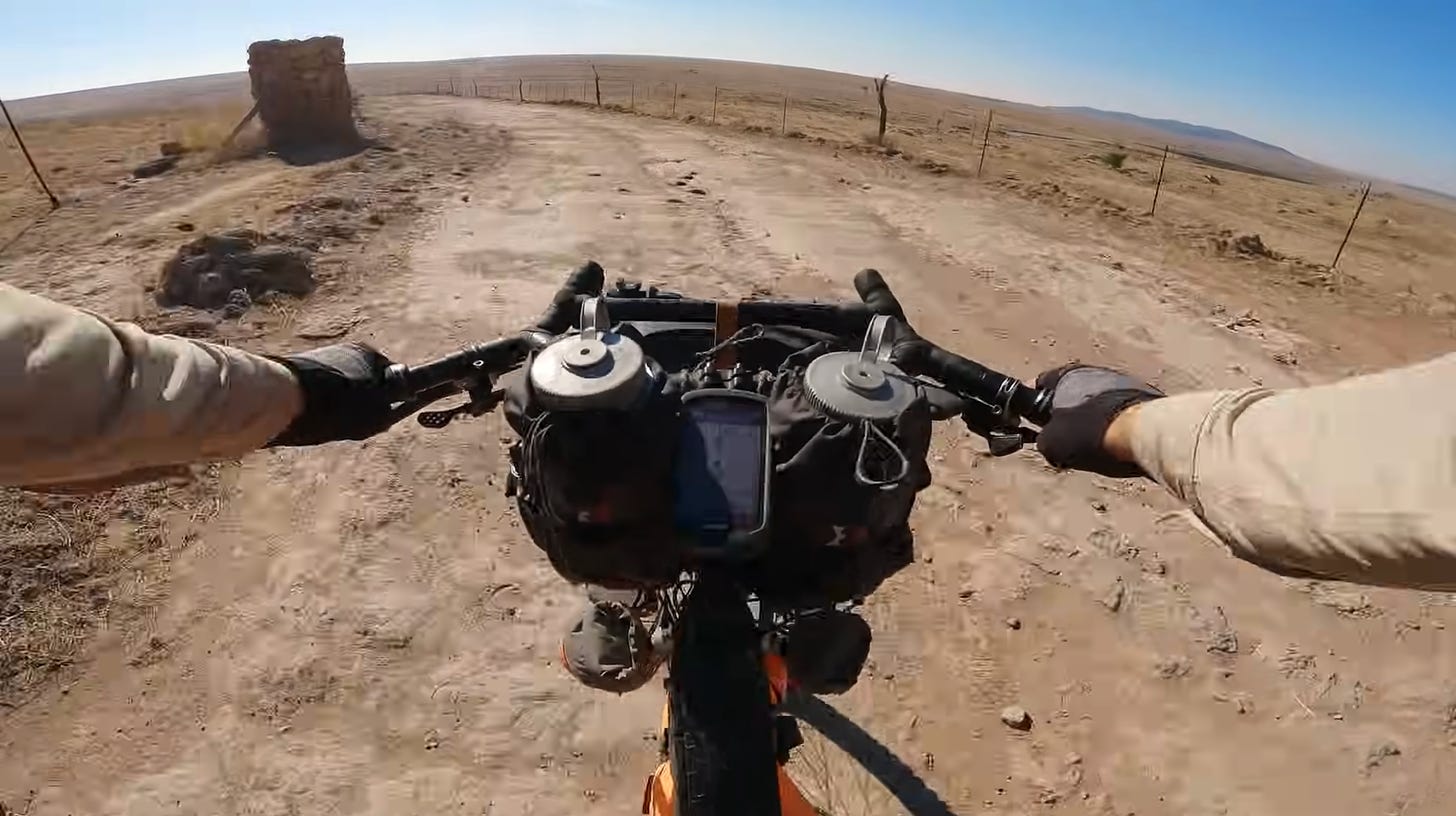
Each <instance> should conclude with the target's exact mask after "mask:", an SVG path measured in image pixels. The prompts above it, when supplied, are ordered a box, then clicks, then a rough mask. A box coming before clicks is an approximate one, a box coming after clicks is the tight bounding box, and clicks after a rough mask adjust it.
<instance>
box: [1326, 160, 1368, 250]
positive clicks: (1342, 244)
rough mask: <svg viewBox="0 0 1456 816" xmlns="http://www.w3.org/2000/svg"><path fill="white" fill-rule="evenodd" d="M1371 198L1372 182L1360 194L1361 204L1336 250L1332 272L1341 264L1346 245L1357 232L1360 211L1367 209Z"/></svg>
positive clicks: (1356, 206) (1356, 207) (1351, 218)
mask: <svg viewBox="0 0 1456 816" xmlns="http://www.w3.org/2000/svg"><path fill="white" fill-rule="evenodd" d="M1369 196H1370V182H1368V181H1367V182H1365V191H1364V192H1362V193H1360V203H1359V204H1356V205H1355V214H1354V215H1352V216H1350V226H1348V227H1346V228H1345V237H1344V238H1343V239H1341V241H1340V248H1339V249H1337V250H1335V259H1334V260H1333V261H1330V271H1332V272H1333V271H1334V269H1335V267H1336V266H1338V265H1339V263H1340V255H1341V254H1343V253H1344V251H1345V244H1346V243H1347V242H1348V241H1349V240H1350V233H1352V232H1354V231H1355V222H1356V221H1358V220H1360V211H1361V210H1363V209H1365V199H1366V198H1368V197H1369Z"/></svg>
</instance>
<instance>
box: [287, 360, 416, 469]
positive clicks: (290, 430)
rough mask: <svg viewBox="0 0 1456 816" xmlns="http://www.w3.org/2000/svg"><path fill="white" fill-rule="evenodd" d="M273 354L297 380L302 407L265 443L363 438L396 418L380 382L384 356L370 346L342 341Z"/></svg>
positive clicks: (385, 426) (386, 363)
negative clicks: (339, 343)
mask: <svg viewBox="0 0 1456 816" xmlns="http://www.w3.org/2000/svg"><path fill="white" fill-rule="evenodd" d="M274 359H275V360H277V361H278V362H280V363H282V364H283V365H284V366H286V367H287V368H288V370H289V371H291V372H293V376H294V377H295V378H296V379H297V380H298V387H299V388H300V389H301V390H302V391H303V410H302V411H300V412H299V414H298V416H296V417H294V418H293V422H292V423H291V424H290V425H289V426H288V427H287V428H285V429H284V431H283V433H281V434H279V435H278V436H277V437H275V438H274V439H273V441H272V442H269V443H268V445H269V447H272V446H275V445H284V446H295V445H321V444H323V443H325V442H337V441H339V440H342V439H367V438H369V437H371V436H373V435H375V434H377V433H379V432H380V431H383V430H385V429H386V428H388V427H389V426H390V425H391V424H393V422H394V420H395V419H396V417H393V416H392V415H391V411H390V407H391V406H390V401H389V395H388V392H387V391H386V390H385V385H384V372H385V370H386V369H388V368H389V366H390V360H389V358H388V357H385V356H384V355H383V354H380V353H379V352H378V351H376V350H374V349H373V348H371V347H370V346H366V345H364V344H363V343H346V344H341V345H335V346H324V347H323V348H317V349H313V350H311V351H306V352H303V353H302V354H295V355H292V356H289V357H275V358H274Z"/></svg>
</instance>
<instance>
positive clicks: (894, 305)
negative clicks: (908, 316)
mask: <svg viewBox="0 0 1456 816" xmlns="http://www.w3.org/2000/svg"><path fill="white" fill-rule="evenodd" d="M854 290H855V291H856V292H859V298H860V300H863V301H864V302H865V305H866V306H869V307H870V311H872V312H874V313H875V314H883V315H890V316H891V317H894V318H897V319H898V320H900V321H901V322H902V323H908V321H906V320H905V309H904V308H903V307H901V306H900V301H899V299H897V298H896V297H895V293H894V292H891V291H890V284H888V283H885V279H884V278H883V277H882V276H881V275H880V273H879V271H878V270H875V269H861V270H860V271H859V274H857V275H855V276H854Z"/></svg>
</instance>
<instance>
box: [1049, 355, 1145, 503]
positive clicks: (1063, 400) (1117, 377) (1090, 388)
mask: <svg viewBox="0 0 1456 816" xmlns="http://www.w3.org/2000/svg"><path fill="white" fill-rule="evenodd" d="M1036 387H1037V388H1041V389H1045V390H1048V391H1051V393H1052V411H1051V418H1050V420H1048V421H1047V424H1046V425H1045V426H1044V427H1043V428H1042V429H1041V435H1040V436H1039V437H1037V441H1036V449H1037V450H1039V451H1041V455H1042V456H1044V457H1046V460H1047V462H1048V463H1049V464H1050V465H1051V466H1052V467H1056V468H1060V469H1063V470H1085V471H1089V472H1092V473H1100V474H1102V475H1103V476H1118V477H1122V476H1141V475H1143V471H1142V469H1141V468H1139V467H1138V466H1137V465H1135V464H1133V463H1131V462H1124V461H1122V460H1120V459H1116V458H1114V457H1113V456H1112V455H1111V454H1110V453H1108V452H1107V448H1106V446H1105V444H1104V440H1105V438H1106V436H1107V428H1108V426H1110V425H1111V424H1112V421H1113V420H1114V419H1116V418H1117V415H1118V414H1120V413H1122V412H1123V411H1125V410H1127V409H1128V408H1130V407H1131V406H1133V405H1137V404H1138V403H1141V402H1147V401H1149V400H1155V399H1158V398H1159V397H1162V396H1164V394H1163V392H1162V391H1159V390H1158V389H1156V388H1154V387H1153V386H1151V385H1148V384H1147V383H1145V382H1142V381H1140V380H1137V379H1134V378H1132V377H1130V376H1128V375H1126V374H1124V373H1122V372H1120V371H1114V370H1112V369H1110V368H1101V367H1098V366H1089V365H1083V364H1081V363H1068V364H1067V365H1064V366H1061V367H1060V368H1054V369H1052V370H1050V371H1045V372H1042V374H1041V376H1039V377H1037V378H1036Z"/></svg>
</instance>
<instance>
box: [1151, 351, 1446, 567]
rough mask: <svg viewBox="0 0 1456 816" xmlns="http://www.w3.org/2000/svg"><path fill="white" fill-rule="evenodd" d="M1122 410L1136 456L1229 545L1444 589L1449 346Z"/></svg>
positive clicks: (1264, 558)
mask: <svg viewBox="0 0 1456 816" xmlns="http://www.w3.org/2000/svg"><path fill="white" fill-rule="evenodd" d="M1133 420H1134V421H1133V423H1132V447H1133V453H1134V456H1135V457H1136V459H1137V461H1138V463H1139V464H1140V465H1142V467H1143V469H1145V470H1146V471H1147V472H1148V473H1149V474H1150V475H1151V476H1152V477H1153V478H1154V479H1157V480H1158V481H1159V482H1160V483H1162V484H1163V486H1164V487H1166V488H1168V490H1170V491H1172V493H1173V494H1174V495H1176V496H1178V497H1179V498H1181V499H1183V500H1184V501H1185V502H1187V503H1188V505H1189V506H1190V507H1191V508H1192V509H1193V511H1194V512H1195V513H1197V514H1198V516H1199V517H1200V518H1201V519H1202V520H1203V521H1204V522H1205V523H1206V524H1207V525H1208V526H1209V527H1210V528H1211V529H1212V530H1213V532H1214V533H1215V534H1216V535H1218V537H1219V538H1220V539H1221V540H1222V541H1223V542H1224V543H1225V544H1226V545H1227V546H1228V547H1229V549H1230V550H1231V551H1232V552H1233V554H1234V555H1237V556H1238V557H1240V558H1243V559H1245V560H1248V561H1251V562H1253V563H1255V564H1258V565H1260V566H1263V567H1266V568H1268V569H1271V570H1273V571H1275V572H1280V573H1283V574H1288V575H1300V576H1308V577H1322V578H1336V579H1341V580H1346V581H1356V582H1359V583H1365V584H1383V585H1388V586H1400V587H1414V588H1421V589H1434V590H1456V354H1452V355H1448V356H1445V357H1440V358H1438V359H1435V360H1432V361H1430V362H1427V363H1423V364H1420V365H1416V366H1411V367H1409V368H1402V369H1396V370H1392V371H1386V372H1383V373H1380V374H1374V375H1370V376H1365V377H1356V378H1352V379H1348V380H1343V381H1341V382H1337V383H1333V384H1330V385H1323V386H1317V387H1313V388H1303V389H1297V390H1290V391H1271V390H1268V389H1251V390H1247V391H1217V392H1201V393H1194V394H1184V395H1179V396H1174V397H1169V398H1167V399H1162V400H1156V401H1154V402H1150V403H1146V404H1144V405H1142V406H1140V407H1139V408H1138V410H1137V414H1136V415H1135V416H1134V417H1133Z"/></svg>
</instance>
